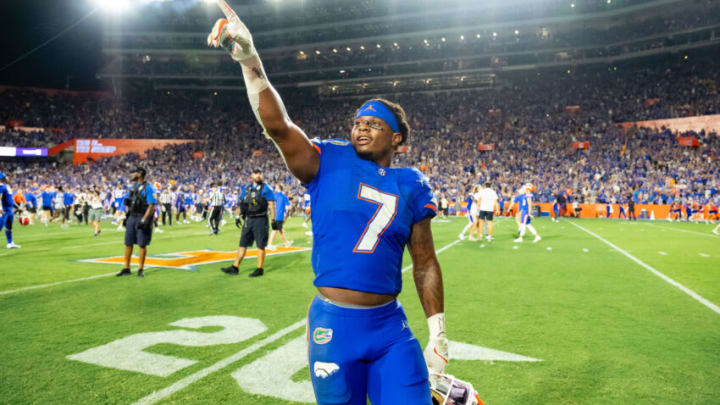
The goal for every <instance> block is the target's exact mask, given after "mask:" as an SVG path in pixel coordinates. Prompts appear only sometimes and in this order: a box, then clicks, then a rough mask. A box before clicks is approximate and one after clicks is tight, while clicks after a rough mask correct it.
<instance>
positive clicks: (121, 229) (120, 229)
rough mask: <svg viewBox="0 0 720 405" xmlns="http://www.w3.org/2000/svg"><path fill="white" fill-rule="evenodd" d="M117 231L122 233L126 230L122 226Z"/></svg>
mask: <svg viewBox="0 0 720 405" xmlns="http://www.w3.org/2000/svg"><path fill="white" fill-rule="evenodd" d="M116 230H117V231H118V232H120V231H124V230H125V228H123V227H122V225H121V226H118V227H117V229H116Z"/></svg>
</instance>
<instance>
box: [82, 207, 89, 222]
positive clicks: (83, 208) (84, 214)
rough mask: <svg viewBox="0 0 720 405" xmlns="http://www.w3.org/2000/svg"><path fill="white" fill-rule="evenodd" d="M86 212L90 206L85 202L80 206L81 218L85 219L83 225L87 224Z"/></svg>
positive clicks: (87, 212)
mask: <svg viewBox="0 0 720 405" xmlns="http://www.w3.org/2000/svg"><path fill="white" fill-rule="evenodd" d="M88 214H90V206H89V205H87V204H84V205H83V207H82V216H83V220H84V221H85V225H87V224H88Z"/></svg>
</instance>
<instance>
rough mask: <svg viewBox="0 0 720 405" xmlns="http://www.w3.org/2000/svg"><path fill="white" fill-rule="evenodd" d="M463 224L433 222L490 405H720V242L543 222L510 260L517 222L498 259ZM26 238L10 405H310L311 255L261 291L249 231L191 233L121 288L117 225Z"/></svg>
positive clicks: (459, 371)
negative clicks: (240, 259) (245, 241)
mask: <svg viewBox="0 0 720 405" xmlns="http://www.w3.org/2000/svg"><path fill="white" fill-rule="evenodd" d="M300 225H301V219H299V218H293V219H292V220H291V221H290V223H289V225H288V226H287V231H288V234H289V236H290V238H291V239H293V240H294V241H295V246H296V247H301V248H310V246H311V245H310V239H309V237H308V236H305V234H304V232H305V231H306V230H305V229H303V228H302V227H301V226H300ZM464 225H465V219H463V218H451V219H439V220H436V221H435V222H434V223H433V232H434V235H435V248H436V249H437V250H438V251H439V253H438V258H439V260H440V263H441V265H442V268H443V276H444V282H445V312H446V316H447V330H448V338H449V339H450V340H451V345H450V356H451V358H453V359H452V360H451V362H450V364H449V366H448V369H447V371H448V372H449V373H451V374H454V375H456V376H457V377H459V378H462V379H465V380H468V381H470V382H471V383H473V385H474V386H475V388H476V389H477V391H478V392H479V393H480V397H481V398H482V399H483V400H484V401H485V403H486V404H608V403H610V404H717V403H719V402H720V308H718V307H717V305H720V237H718V236H715V235H713V234H712V233H711V232H710V231H711V229H712V227H713V225H707V224H687V223H668V222H661V221H655V222H633V223H629V222H624V221H623V222H619V221H605V220H564V221H561V222H560V223H553V222H551V221H549V220H547V219H538V220H536V221H535V226H536V227H537V229H538V231H539V232H540V234H541V235H542V237H543V240H542V241H541V242H539V243H537V244H533V243H531V242H530V240H531V238H529V237H526V239H525V242H523V243H520V244H517V243H513V239H514V238H515V232H516V229H517V228H516V226H515V224H514V221H513V220H512V219H506V218H501V219H498V220H497V221H496V240H495V241H494V242H492V243H491V244H488V243H481V242H470V241H467V240H466V241H462V242H460V241H458V239H457V237H458V233H459V232H460V230H461V229H462V228H463V226H464ZM15 226H16V230H15V241H16V243H18V244H20V245H22V249H19V250H4V249H3V250H1V251H0V320H2V325H3V327H2V334H0V347H2V354H1V355H0V360H2V366H1V368H0V381H1V383H0V403H7V404H28V403H33V404H74V405H75V404H77V405H79V404H132V403H137V404H152V403H161V404H167V403H174V404H217V403H233V404H249V405H260V404H263V405H265V404H294V403H307V402H312V398H313V396H312V389H311V386H310V382H309V377H308V376H309V370H308V367H307V361H306V357H305V350H306V349H305V346H306V345H305V343H304V339H305V338H304V329H305V328H304V323H303V321H304V317H305V315H306V310H307V306H308V304H309V302H310V300H311V298H312V297H313V295H314V293H315V290H314V288H313V287H312V279H313V274H312V270H311V268H310V251H309V250H308V249H298V250H297V251H291V252H283V254H277V255H273V256H269V257H268V258H267V260H266V265H265V269H266V274H265V276H264V277H260V278H257V279H252V278H248V277H247V274H248V273H250V272H251V271H252V270H253V269H254V268H255V259H247V260H246V261H245V262H244V263H243V264H242V266H241V268H240V275H239V276H237V277H232V276H227V275H225V274H223V273H221V272H220V271H219V268H220V267H221V266H224V265H227V264H228V263H229V262H228V261H223V262H216V261H218V260H219V259H217V258H218V257H221V256H222V254H221V253H213V252H231V251H234V250H235V248H236V246H237V242H238V238H239V231H238V230H237V229H236V228H235V227H234V226H232V225H231V224H228V225H227V226H225V227H224V228H222V230H221V234H220V236H216V237H212V236H208V235H207V229H206V227H205V225H204V224H193V225H181V226H175V227H173V228H163V229H164V230H165V233H163V234H155V235H154V237H153V238H154V239H153V242H152V245H151V246H150V248H149V254H150V255H152V256H153V259H154V260H156V263H163V264H164V265H167V266H169V267H155V268H150V269H149V270H148V271H147V275H146V277H145V278H142V279H141V278H138V277H135V276H132V277H123V278H116V277H114V276H113V275H114V273H115V272H117V271H118V270H120V268H121V266H120V265H116V264H107V263H97V262H88V261H87V260H92V259H102V258H108V257H114V256H119V255H121V254H122V252H123V247H122V232H117V231H115V229H114V228H112V227H111V226H110V224H109V223H106V224H104V227H105V230H104V231H103V233H102V235H101V236H100V237H98V238H93V237H92V232H91V231H90V230H89V229H88V228H86V227H85V226H78V225H71V226H70V227H69V228H65V229H63V228H60V227H59V226H58V225H51V226H50V227H48V228H46V227H44V226H39V225H35V226H30V227H21V226H19V225H18V224H16V225H15ZM340 231H341V230H340ZM187 252H194V253H187ZM224 257H227V255H225V256H224ZM105 260H106V261H107V260H108V259H105ZM109 260H110V261H112V260H113V259H109ZM408 264H410V261H409V258H408V257H407V255H406V258H405V263H404V265H408ZM172 266H174V267H175V268H172ZM133 273H135V269H133ZM404 282H405V288H404V292H403V293H402V294H401V296H400V300H401V301H402V303H403V305H404V306H405V310H406V312H407V315H408V317H409V320H410V325H411V327H412V329H413V330H414V332H415V334H416V336H417V337H418V338H419V340H420V342H421V344H423V345H424V344H425V343H426V341H427V328H426V323H425V320H424V316H423V313H422V309H421V307H420V303H419V301H418V298H417V295H416V292H415V288H414V286H413V284H412V271H405V272H404Z"/></svg>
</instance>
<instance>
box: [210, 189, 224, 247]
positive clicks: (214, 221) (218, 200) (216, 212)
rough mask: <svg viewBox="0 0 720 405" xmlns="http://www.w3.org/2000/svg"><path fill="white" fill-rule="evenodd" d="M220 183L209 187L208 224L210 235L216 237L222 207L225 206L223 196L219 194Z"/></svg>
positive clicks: (218, 230)
mask: <svg viewBox="0 0 720 405" xmlns="http://www.w3.org/2000/svg"><path fill="white" fill-rule="evenodd" d="M220 184H221V183H213V184H212V185H211V186H210V187H211V188H210V216H209V217H208V224H209V225H210V234H211V235H217V234H218V232H220V219H221V218H222V212H223V206H224V205H225V196H224V195H223V193H222V192H220Z"/></svg>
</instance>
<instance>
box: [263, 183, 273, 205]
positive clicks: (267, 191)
mask: <svg viewBox="0 0 720 405" xmlns="http://www.w3.org/2000/svg"><path fill="white" fill-rule="evenodd" d="M264 186H265V187H264V188H263V193H264V194H265V199H266V200H268V201H275V193H273V191H272V189H271V188H270V186H268V185H267V184H265V185H264Z"/></svg>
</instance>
